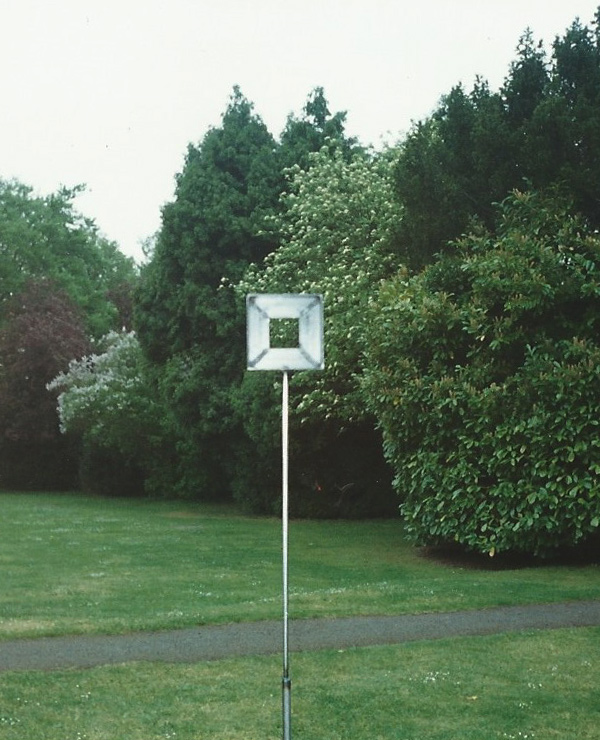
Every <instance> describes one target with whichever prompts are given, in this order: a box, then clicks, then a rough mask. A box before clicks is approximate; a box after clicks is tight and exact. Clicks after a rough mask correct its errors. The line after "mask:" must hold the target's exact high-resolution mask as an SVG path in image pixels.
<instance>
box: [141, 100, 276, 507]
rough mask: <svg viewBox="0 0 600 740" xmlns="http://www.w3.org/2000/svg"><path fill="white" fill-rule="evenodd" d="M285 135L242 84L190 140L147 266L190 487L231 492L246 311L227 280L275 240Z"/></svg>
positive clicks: (159, 366) (164, 380)
mask: <svg viewBox="0 0 600 740" xmlns="http://www.w3.org/2000/svg"><path fill="white" fill-rule="evenodd" d="M275 149H276V143H275V140H274V139H273V137H272V136H271V134H270V133H269V131H268V130H267V128H266V126H265V124H264V123H263V121H262V120H261V119H260V118H259V117H258V116H257V115H256V114H255V113H254V111H253V107H252V105H251V103H250V102H249V101H248V100H247V99H246V98H245V97H244V96H243V95H242V94H241V92H240V90H239V89H238V88H234V91H233V95H232V97H231V99H230V102H229V105H228V107H227V110H226V111H225V114H224V115H223V118H222V122H221V125H220V126H219V127H218V128H212V129H210V130H209V131H208V132H207V133H206V135H205V136H204V138H203V140H202V142H201V143H200V144H199V145H198V146H193V145H190V146H189V148H188V152H187V157H186V160H185V166H184V168H183V171H182V172H181V174H179V175H178V176H177V184H176V191H175V199H174V200H173V202H172V203H169V204H168V205H166V206H165V207H164V209H163V219H162V229H161V231H160V233H159V236H158V240H157V244H156V249H155V252H154V255H153V258H152V260H151V261H150V263H149V264H148V266H147V267H146V268H145V270H144V271H143V274H142V283H141V288H140V290H139V293H138V302H137V311H136V325H137V330H138V333H139V338H140V342H141V344H142V347H143V348H144V350H145V353H146V355H147V356H148V357H149V359H150V360H151V361H152V362H153V363H154V366H155V368H156V370H157V382H158V383H159V384H160V386H161V390H162V392H163V393H165V395H166V397H167V399H168V401H169V405H170V407H171V408H172V410H173V412H174V419H175V422H176V429H177V430H178V434H179V436H180V442H179V451H180V453H181V454H180V459H181V463H182V465H181V473H180V476H179V478H180V482H179V485H180V488H181V491H180V492H181V493H183V494H190V495H199V496H204V497H207V496H208V497H213V496H217V497H219V496H222V495H223V492H224V491H225V489H226V488H227V474H226V471H227V468H228V467H229V466H230V465H231V458H230V455H231V454H232V447H233V446H234V445H235V440H236V423H235V419H234V414H233V412H232V410H231V403H230V391H231V388H232V386H233V385H235V384H236V383H238V382H239V381H240V379H241V375H242V372H243V370H244V367H245V362H244V351H245V347H244V317H243V316H242V315H240V311H239V308H238V307H237V306H236V301H235V298H234V295H233V292H232V291H231V290H230V289H228V288H227V286H226V285H224V282H227V281H231V282H235V281H237V280H238V279H239V278H240V277H241V275H242V273H243V271H244V269H245V267H246V266H247V265H248V264H249V263H250V262H253V261H257V260H260V259H262V257H263V256H264V255H265V254H267V253H268V252H269V251H270V250H271V249H273V248H274V247H275V243H274V242H273V241H272V238H270V237H268V236H264V235H262V234H261V227H262V225H263V223H264V218H265V216H266V215H267V214H268V213H269V212H270V211H272V209H274V208H275V207H276V204H277V199H278V196H279V191H280V188H281V180H280V172H279V169H278V166H277V161H276V157H275V156H274V153H275Z"/></svg>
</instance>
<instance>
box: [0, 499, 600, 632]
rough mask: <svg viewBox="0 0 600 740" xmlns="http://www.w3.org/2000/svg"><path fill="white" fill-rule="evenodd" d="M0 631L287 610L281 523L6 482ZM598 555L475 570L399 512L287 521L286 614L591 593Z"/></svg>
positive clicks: (599, 579)
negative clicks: (430, 542)
mask: <svg viewBox="0 0 600 740" xmlns="http://www.w3.org/2000/svg"><path fill="white" fill-rule="evenodd" d="M0 573H1V586H2V587H1V589H0V640H2V639H11V638H17V637H28V636H41V635H56V634H68V633H92V632H96V633H97V632H106V633H116V632H127V631H130V630H137V629H160V628H170V627H183V626H192V625H196V624H203V623H217V622H228V621H249V620H258V619H266V618H279V617H280V614H281V523H280V521H279V520H278V519H263V518H253V517H247V516H242V515H240V514H236V513H235V511H234V510H232V509H231V508H225V507H215V506H213V507H211V506H206V505H199V504H192V503H185V502H183V503H182V502H152V501H131V500H112V499H111V500H106V499H101V498H94V497H86V496H83V495H75V494H73V495H71V494H61V495H51V494H23V493H18V494H17V493H2V494H0ZM599 586H600V568H599V566H598V565H597V564H596V565H585V566H584V565H579V566H578V565H570V566H568V565H562V566H557V565H545V566H537V567H529V568H516V569H512V570H511V569H503V570H491V569H475V568H470V567H465V566H464V565H461V564H452V563H440V562H438V561H435V560H432V559H428V558H425V557H423V556H422V555H421V554H420V553H419V552H418V551H417V550H415V549H414V548H413V547H412V546H411V545H410V544H408V543H407V542H406V540H405V537H404V533H403V529H402V524H401V522H400V521H397V520H391V521H366V522H346V521H292V522H291V523H290V616H291V618H292V619H293V618H303V617H312V616H341V615H343V616H349V615H359V614H403V613H418V612H425V611H429V612H431V611H448V610H455V609H468V608H477V607H486V606H495V605H511V604H527V603H543V602H551V601H560V600H572V599H593V598H598V596H599V594H600V589H599Z"/></svg>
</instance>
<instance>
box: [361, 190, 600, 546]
mask: <svg viewBox="0 0 600 740" xmlns="http://www.w3.org/2000/svg"><path fill="white" fill-rule="evenodd" d="M599 268H600V239H598V236H597V234H596V233H594V232H593V231H592V230H590V229H589V228H588V227H587V226H586V224H585V222H583V221H582V219H580V218H578V217H575V216H572V215H571V212H570V210H569V209H566V208H564V207H561V206H560V205H559V202H558V201H557V200H556V199H552V200H546V199H544V198H541V197H539V196H534V195H530V194H523V193H516V194H515V195H514V196H513V197H511V198H509V199H508V200H507V201H505V202H504V204H503V205H502V208H501V214H500V223H499V226H498V230H497V235H495V236H492V235H490V234H489V233H488V232H486V231H484V230H482V231H480V232H478V233H474V234H471V235H468V236H466V237H465V238H464V239H462V240H460V241H459V242H457V243H456V244H455V245H454V249H453V251H452V253H451V254H450V255H449V256H446V257H444V258H441V259H439V260H438V261H437V262H436V263H435V264H433V265H431V266H430V267H428V268H426V269H425V270H424V271H423V272H422V273H421V274H419V275H417V276H414V277H409V276H408V275H406V274H403V275H400V276H399V277H397V278H396V279H395V280H393V281H389V282H388V283H387V285H386V286H385V288H383V289H382V291H381V294H380V296H379V299H378V300H377V302H376V303H375V304H374V306H373V309H372V323H371V338H372V341H371V342H370V343H369V346H368V354H369V366H370V369H369V371H368V373H367V376H366V378H367V379H366V381H365V385H366V388H367V390H368V393H369V397H370V405H371V407H372V408H373V411H374V412H375V413H376V415H377V417H378V418H379V419H380V422H381V425H382V428H383V431H384V449H385V453H386V456H387V458H388V459H389V461H390V463H391V464H392V466H393V469H394V474H395V479H394V484H395V486H396V488H397V490H398V492H399V493H400V494H401V496H402V498H403V503H402V512H403V515H404V517H405V519H406V521H407V523H408V525H409V527H410V529H411V530H412V532H413V533H414V534H415V535H416V536H417V537H418V539H419V540H420V541H421V542H426V543H431V544H440V543H444V542H458V543H460V544H462V545H465V546H467V547H469V548H472V549H475V550H478V551H483V552H489V553H490V554H494V553H495V552H499V551H506V550H521V551H526V552H534V553H540V552H541V553H543V552H545V551H548V550H550V549H552V548H554V547H557V546H559V545H573V544H577V543H578V542H580V541H582V540H583V539H585V537H586V536H589V535H590V534H591V533H592V532H594V531H595V530H596V528H597V527H598V525H599V523H600V486H599V484H600V442H599V441H598V439H597V432H598V424H599V423H600V421H599V419H600V364H599V360H600V343H599V341H598V338H599V337H600V280H599V278H598V275H599V274H600V272H599Z"/></svg>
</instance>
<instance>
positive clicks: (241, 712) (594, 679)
mask: <svg viewBox="0 0 600 740" xmlns="http://www.w3.org/2000/svg"><path fill="white" fill-rule="evenodd" d="M599 639H600V628H597V627H592V628H581V629H560V630H543V631H536V632H523V633H519V634H512V635H486V636H481V637H475V638H473V637H468V638H467V637H458V638H453V639H444V640H439V641H435V642H427V641H425V642H423V641H422V642H415V643H405V644H402V645H394V646H383V647H366V648H355V649H350V650H327V651H318V652H306V653H300V654H297V655H295V656H294V661H293V666H294V671H293V673H294V682H295V683H294V698H293V702H292V713H293V727H294V737H295V738H298V740H300V739H301V740H456V738H461V739H462V740H525V739H528V740H529V739H535V740H549V739H550V738H560V740H597V737H598V727H599V726H600V701H599V689H598V686H599V685H600V656H599V654H598V641H599ZM279 677H280V663H279V660H277V659H275V658H274V657H273V656H271V657H269V656H255V657H246V658H235V659H226V660H223V661H217V662H202V663H196V664H165V663H136V664H125V665H118V666H108V667H101V668H92V669H89V670H83V671H82V670H73V669H71V670H65V671H56V672H48V673H46V672H40V671H29V672H23V673H4V674H0V697H1V701H0V738H1V739H2V740H24V738H36V739H38V738H39V739H40V740H67V739H68V740H115V739H116V738H127V740H167V739H174V740H242V739H243V740H259V739H260V740H277V739H278V738H281V725H280V720H281V711H280V702H281V697H280V691H279Z"/></svg>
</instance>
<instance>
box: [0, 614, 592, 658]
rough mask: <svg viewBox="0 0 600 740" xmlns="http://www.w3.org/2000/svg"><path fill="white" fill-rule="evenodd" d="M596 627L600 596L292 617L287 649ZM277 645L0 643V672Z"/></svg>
mask: <svg viewBox="0 0 600 740" xmlns="http://www.w3.org/2000/svg"><path fill="white" fill-rule="evenodd" d="M597 625H600V600H598V601H576V602H567V603H555V604H535V605H530V606H508V607H496V608H490V609H482V610H477V611H456V612H445V613H441V614H437V613H436V614H418V615H403V616H395V617H389V616H388V617H345V618H341V619H305V620H304V619H303V620H292V621H291V622H290V625H289V649H290V650H291V651H308V650H332V649H337V650H340V649H347V648H351V647H364V646H368V645H392V644H398V643H402V642H411V641H417V640H438V639H442V638H448V637H459V636H466V635H489V634H497V633H509V632H522V631H529V630H549V629H558V628H561V627H590V626H597ZM281 651H282V623H281V622H280V621H268V622H267V621H265V622H248V623H239V624H238V623H236V624H225V625H211V626H202V627H194V628H189V629H180V630H171V631H161V632H134V633H129V634H126V635H73V636H66V637H45V638H36V639H30V640H11V641H8V642H0V671H27V670H41V671H52V670H59V669H65V668H91V667H93V666H98V665H110V664H121V663H131V662H136V661H150V662H167V663H193V662H199V661H208V660H220V659H223V658H228V657H239V656H246V655H267V654H271V653H277V652H281Z"/></svg>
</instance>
